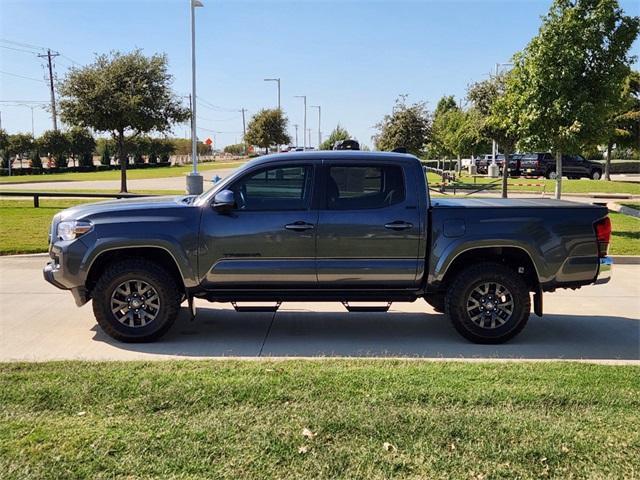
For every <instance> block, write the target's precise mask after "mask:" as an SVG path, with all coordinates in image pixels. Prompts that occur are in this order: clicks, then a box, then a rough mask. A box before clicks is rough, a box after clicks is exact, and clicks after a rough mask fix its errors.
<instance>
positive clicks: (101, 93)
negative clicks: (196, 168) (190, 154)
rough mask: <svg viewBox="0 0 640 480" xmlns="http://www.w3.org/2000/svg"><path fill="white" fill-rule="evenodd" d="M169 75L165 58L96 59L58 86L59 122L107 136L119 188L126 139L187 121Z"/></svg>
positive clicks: (134, 55) (133, 55) (137, 55)
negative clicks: (113, 152)
mask: <svg viewBox="0 0 640 480" xmlns="http://www.w3.org/2000/svg"><path fill="white" fill-rule="evenodd" d="M172 80H173V77H172V76H171V75H170V74H169V73H168V71H167V58H166V56H165V55H153V56H151V57H146V56H144V55H143V54H142V52H141V51H140V50H135V51H133V52H131V53H128V54H123V53H120V52H114V53H111V54H109V55H98V56H97V57H96V60H95V62H94V63H92V64H90V65H87V66H84V67H77V68H72V69H71V70H70V71H69V73H68V74H67V76H66V77H65V79H64V81H63V82H62V84H61V85H60V87H59V92H60V95H61V100H60V109H61V112H62V119H63V120H64V121H65V122H67V123H70V124H72V125H78V126H82V127H91V128H93V129H94V130H96V131H98V132H108V133H110V134H111V136H112V137H113V139H114V140H115V143H116V148H117V152H118V153H117V156H118V159H119V160H120V169H121V176H120V178H121V182H120V190H121V191H122V192H126V191H127V163H128V156H127V151H126V138H127V136H128V135H129V136H138V135H141V134H144V133H148V132H167V131H169V130H170V129H171V126H172V124H174V123H180V122H184V121H186V120H187V119H188V118H189V109H188V108H185V107H184V106H182V105H181V102H180V100H179V98H178V97H177V96H176V95H175V94H174V93H173V92H172V90H171V82H172Z"/></svg>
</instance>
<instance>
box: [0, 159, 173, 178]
mask: <svg viewBox="0 0 640 480" xmlns="http://www.w3.org/2000/svg"><path fill="white" fill-rule="evenodd" d="M170 165H171V164H170V163H169V162H159V163H131V164H129V165H127V170H137V169H145V168H159V167H169V166H170ZM107 170H120V165H94V166H92V167H89V166H82V167H79V166H78V167H54V168H32V167H25V168H12V169H11V175H12V176H13V175H49V174H52V173H72V172H82V173H88V172H104V171H107ZM7 175H9V169H8V168H0V176H4V177H6V176H7Z"/></svg>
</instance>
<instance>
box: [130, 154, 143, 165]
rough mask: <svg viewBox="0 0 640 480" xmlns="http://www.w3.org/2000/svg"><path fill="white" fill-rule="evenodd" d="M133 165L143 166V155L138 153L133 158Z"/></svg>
mask: <svg viewBox="0 0 640 480" xmlns="http://www.w3.org/2000/svg"><path fill="white" fill-rule="evenodd" d="M133 163H134V164H135V165H142V164H143V163H144V157H143V156H142V154H141V153H136V154H135V155H134V157H133Z"/></svg>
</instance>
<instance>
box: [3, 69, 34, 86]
mask: <svg viewBox="0 0 640 480" xmlns="http://www.w3.org/2000/svg"><path fill="white" fill-rule="evenodd" d="M0 73H3V74H5V75H11V76H12V77H18V78H24V79H25V80H33V81H34V82H43V83H44V80H42V79H41V78H33V77H26V76H24V75H18V74H17V73H11V72H5V71H4V70H0Z"/></svg>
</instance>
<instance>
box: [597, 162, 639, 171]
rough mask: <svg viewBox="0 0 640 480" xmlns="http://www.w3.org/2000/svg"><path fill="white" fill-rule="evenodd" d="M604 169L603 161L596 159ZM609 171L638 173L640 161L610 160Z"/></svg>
mask: <svg viewBox="0 0 640 480" xmlns="http://www.w3.org/2000/svg"><path fill="white" fill-rule="evenodd" d="M598 163H600V164H601V165H602V169H603V170H604V165H605V163H606V162H605V161H604V160H598ZM610 173H640V161H638V160H618V159H614V160H611V170H610Z"/></svg>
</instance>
